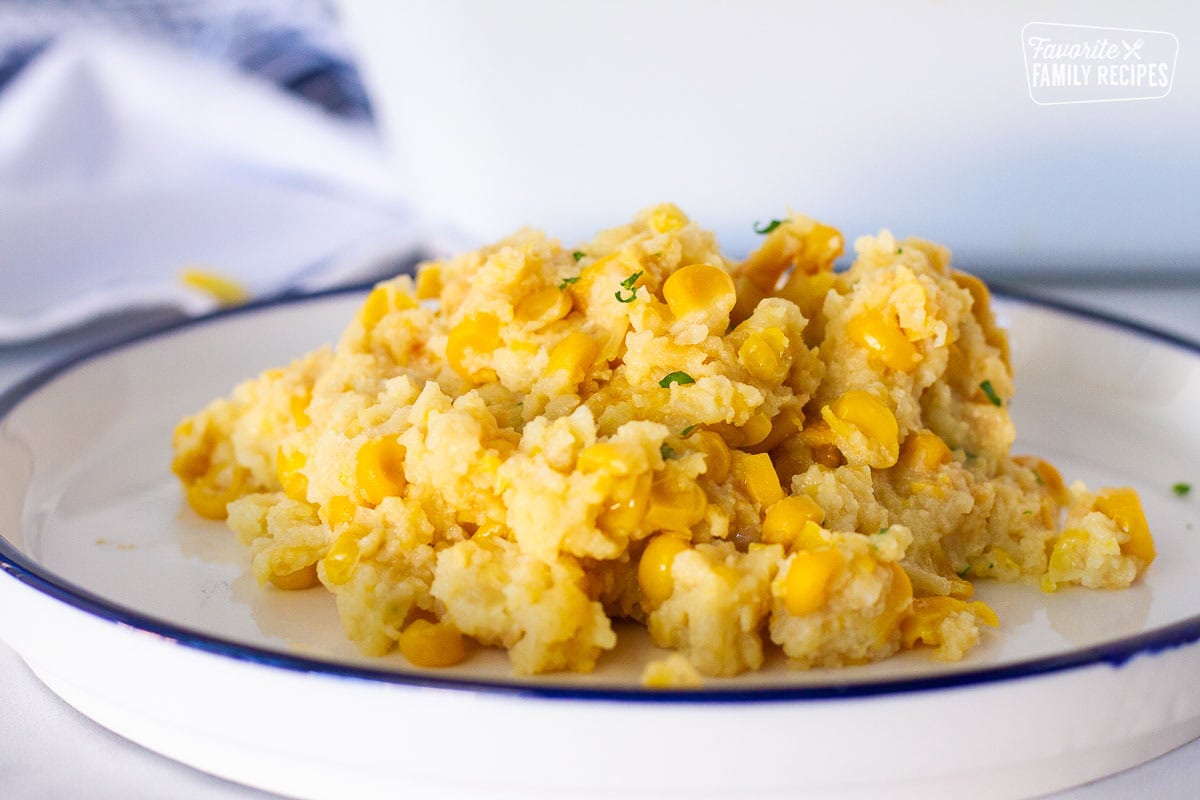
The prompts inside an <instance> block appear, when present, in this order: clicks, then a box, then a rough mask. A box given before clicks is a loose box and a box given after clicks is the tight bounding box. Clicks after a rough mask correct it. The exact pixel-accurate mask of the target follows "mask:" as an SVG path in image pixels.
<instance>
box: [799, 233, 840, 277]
mask: <svg viewBox="0 0 1200 800" xmlns="http://www.w3.org/2000/svg"><path fill="white" fill-rule="evenodd" d="M845 244H846V239H845V237H843V236H842V232H841V231H839V230H838V229H837V228H834V227H833V226H831V225H826V224H825V223H823V222H814V223H813V226H812V228H811V229H809V231H808V233H806V234H804V245H803V247H802V248H801V250H800V252H799V253H798V254H797V255H796V261H795V264H796V267H795V268H796V269H798V270H800V271H801V272H807V273H809V274H815V273H817V272H828V271H829V270H831V269H833V262H834V261H836V260H837V257H838V256H840V255H841V254H842V249H843V248H844V247H845Z"/></svg>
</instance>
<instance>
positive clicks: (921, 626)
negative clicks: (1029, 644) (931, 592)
mask: <svg viewBox="0 0 1200 800" xmlns="http://www.w3.org/2000/svg"><path fill="white" fill-rule="evenodd" d="M961 611H969V612H971V613H972V614H974V615H975V617H976V619H978V620H979V621H980V622H982V623H983V624H985V625H988V626H990V627H993V628H995V627H996V626H997V625H999V624H1000V618H999V617H997V616H996V612H995V611H993V610H992V608H991V606H989V605H988V604H987V603H984V602H983V601H981V600H976V601H975V602H973V603H967V602H965V601H963V600H959V599H957V598H954V597H941V596H938V597H918V598H917V599H916V600H913V603H912V613H911V614H909V615H908V616H907V617H905V619H904V621H903V622H901V623H900V644H901V646H902V647H904V648H905V649H911V648H912V647H915V646H916V644H917V642H921V643H923V644H927V645H930V646H931V647H937V646H939V645H941V644H942V629H941V626H942V620H944V619H946V617H948V616H950V615H951V614H955V613H958V612H961Z"/></svg>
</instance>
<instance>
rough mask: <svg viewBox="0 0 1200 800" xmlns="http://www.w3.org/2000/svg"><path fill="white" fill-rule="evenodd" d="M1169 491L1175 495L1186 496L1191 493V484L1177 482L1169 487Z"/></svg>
mask: <svg viewBox="0 0 1200 800" xmlns="http://www.w3.org/2000/svg"><path fill="white" fill-rule="evenodd" d="M1171 491H1172V492H1174V493H1175V496H1176V497H1187V496H1188V495H1189V494H1191V493H1192V485H1191V484H1190V483H1177V484H1175V485H1174V486H1172V487H1171Z"/></svg>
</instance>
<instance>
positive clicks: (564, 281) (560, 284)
mask: <svg viewBox="0 0 1200 800" xmlns="http://www.w3.org/2000/svg"><path fill="white" fill-rule="evenodd" d="M578 280H579V276H578V275H576V276H575V277H574V278H563V279H562V280H561V281H559V282H558V288H559V289H566V288H567V287H568V286H570V285H571V284H572V283H575V282H576V281H578Z"/></svg>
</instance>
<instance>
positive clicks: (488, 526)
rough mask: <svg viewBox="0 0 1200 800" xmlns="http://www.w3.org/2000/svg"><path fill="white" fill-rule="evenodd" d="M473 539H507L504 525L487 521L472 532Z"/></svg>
mask: <svg viewBox="0 0 1200 800" xmlns="http://www.w3.org/2000/svg"><path fill="white" fill-rule="evenodd" d="M471 538H472V539H478V540H480V541H482V540H485V539H507V538H508V537H507V536H506V535H505V533H504V526H503V525H501V524H500V523H498V522H485V523H484V524H483V525H480V526H479V527H478V528H476V529H475V533H473V534H471Z"/></svg>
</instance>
